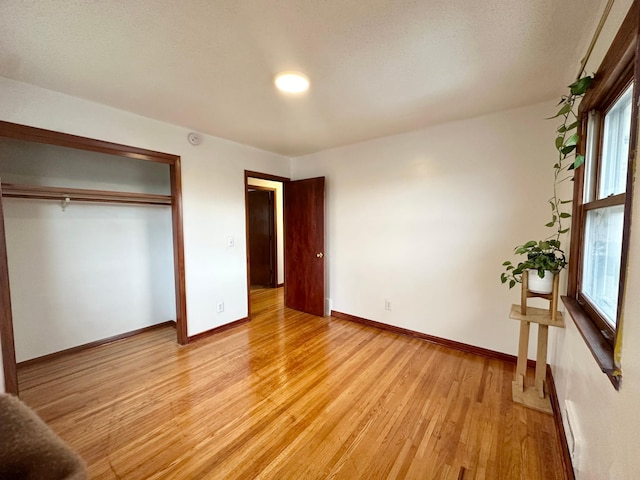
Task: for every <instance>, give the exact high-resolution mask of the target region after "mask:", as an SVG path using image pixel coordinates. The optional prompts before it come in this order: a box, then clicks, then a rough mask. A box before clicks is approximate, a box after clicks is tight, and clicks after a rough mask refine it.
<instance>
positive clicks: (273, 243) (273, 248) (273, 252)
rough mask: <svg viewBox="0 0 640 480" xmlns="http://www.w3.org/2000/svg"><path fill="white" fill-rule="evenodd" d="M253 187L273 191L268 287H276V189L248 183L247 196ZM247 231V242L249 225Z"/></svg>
mask: <svg viewBox="0 0 640 480" xmlns="http://www.w3.org/2000/svg"><path fill="white" fill-rule="evenodd" d="M251 178H255V177H251ZM247 181H248V179H247ZM250 189H253V190H261V191H263V192H273V208H272V210H273V212H272V213H273V216H272V217H271V218H272V222H271V225H270V227H271V228H272V231H273V238H272V240H271V241H270V250H271V259H272V261H273V278H272V279H271V285H270V288H278V218H277V208H276V192H277V190H276V189H275V188H270V187H261V186H257V185H248V186H247V196H248V195H249V190H250ZM247 207H248V203H247ZM247 232H248V233H249V235H247V242H248V241H249V236H250V235H251V232H250V231H249V226H248V225H247ZM249 284H251V277H249Z"/></svg>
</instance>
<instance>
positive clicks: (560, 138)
mask: <svg viewBox="0 0 640 480" xmlns="http://www.w3.org/2000/svg"><path fill="white" fill-rule="evenodd" d="M563 144H564V135H560V136H558V137H556V149H560V148H562V145H563Z"/></svg>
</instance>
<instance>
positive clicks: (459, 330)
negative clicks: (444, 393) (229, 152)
mask: <svg viewBox="0 0 640 480" xmlns="http://www.w3.org/2000/svg"><path fill="white" fill-rule="evenodd" d="M553 110H554V103H552V102H550V103H543V104H539V105H534V106H530V107H526V108H521V109H517V110H511V111H506V112H501V113H497V114H493V115H487V116H483V117H480V118H475V119H470V120H465V121H461V122H455V123H448V124H445V125H440V126H436V127H431V128H427V129H424V130H420V131H416V132H412V133H407V134H403V135H396V136H392V137H387V138H381V139H377V140H373V141H369V142H364V143H359V144H356V145H351V146H347V147H342V148H336V149H332V150H328V151H324V152H320V153H317V154H313V155H308V156H305V157H300V158H296V159H294V160H293V161H292V177H293V178H294V179H300V178H304V177H314V176H325V177H326V188H327V192H326V193H327V262H328V266H329V268H328V271H329V272H330V273H329V278H328V290H329V297H330V303H331V304H332V309H333V310H336V311H340V312H343V313H348V314H351V315H356V316H359V317H364V318H367V319H371V320H375V321H379V322H384V323H388V324H391V325H395V326H398V327H402V328H407V329H410V330H415V331H419V332H423V333H427V334H430V335H436V336H439V337H443V338H447V339H452V340H456V341H459V342H464V343H467V344H471V345H477V346H481V347H485V348H489V349H493V350H497V351H501V352H507V353H512V354H513V353H515V352H516V347H517V338H518V334H517V332H518V324H517V322H515V321H513V320H509V319H508V318H507V316H508V312H509V308H510V304H511V303H517V302H518V293H519V290H518V291H517V289H513V290H512V291H508V289H507V288H505V286H504V285H501V284H500V281H499V276H500V273H501V268H502V267H501V264H502V262H503V261H504V260H506V259H507V258H509V257H510V252H512V251H513V247H515V246H516V245H517V244H518V243H521V242H523V241H526V240H528V239H530V238H541V237H544V236H546V235H548V234H549V233H550V232H548V230H546V229H545V228H544V227H543V225H544V224H545V223H546V222H547V221H548V218H547V217H548V211H547V203H546V201H547V198H548V197H549V196H550V195H551V190H552V171H551V167H552V165H553V163H554V159H555V156H554V150H553V141H552V139H553V133H554V130H555V125H554V124H553V123H552V122H545V121H544V118H545V117H548V116H549V115H550V112H552V111H553ZM549 139H551V141H550V140H549ZM385 299H388V300H389V301H390V302H391V307H392V310H391V311H386V310H385V308H384V301H385Z"/></svg>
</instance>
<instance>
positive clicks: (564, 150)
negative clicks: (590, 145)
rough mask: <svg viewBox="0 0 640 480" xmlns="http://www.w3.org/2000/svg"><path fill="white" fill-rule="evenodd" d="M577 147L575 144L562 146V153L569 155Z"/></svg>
mask: <svg viewBox="0 0 640 480" xmlns="http://www.w3.org/2000/svg"><path fill="white" fill-rule="evenodd" d="M575 149H576V146H575V145H567V146H566V147H562V148H561V149H560V153H562V154H563V155H568V154H570V153H571V152H573V151H574V150H575Z"/></svg>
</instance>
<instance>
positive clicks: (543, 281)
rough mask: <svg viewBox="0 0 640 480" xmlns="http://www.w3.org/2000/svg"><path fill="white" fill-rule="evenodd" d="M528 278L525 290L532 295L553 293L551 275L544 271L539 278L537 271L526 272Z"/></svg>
mask: <svg viewBox="0 0 640 480" xmlns="http://www.w3.org/2000/svg"><path fill="white" fill-rule="evenodd" d="M528 273H529V278H528V282H527V289H528V290H529V291H530V292H533V293H551V292H552V291H553V273H552V272H550V271H549V270H545V271H544V277H542V278H540V276H539V275H538V271H537V270H528Z"/></svg>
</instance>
